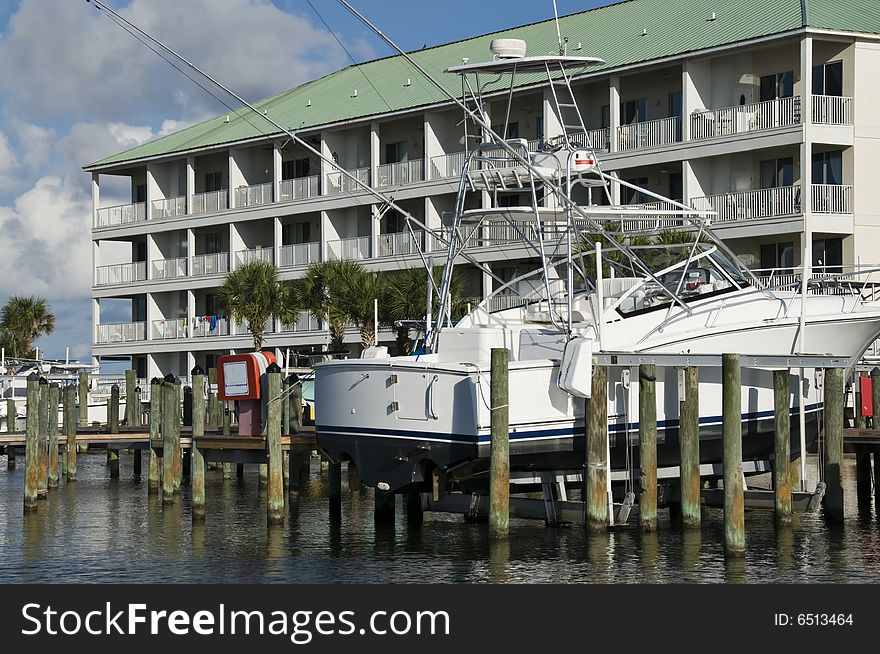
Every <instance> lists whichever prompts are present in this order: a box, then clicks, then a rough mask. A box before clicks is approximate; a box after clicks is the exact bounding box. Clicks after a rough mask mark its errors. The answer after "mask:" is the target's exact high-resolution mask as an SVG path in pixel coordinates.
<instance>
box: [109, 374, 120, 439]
mask: <svg viewBox="0 0 880 654" xmlns="http://www.w3.org/2000/svg"><path fill="white" fill-rule="evenodd" d="M107 422H108V423H109V426H110V433H111V434H118V433H119V384H113V386H111V387H110V413H109V414H108V416H107Z"/></svg>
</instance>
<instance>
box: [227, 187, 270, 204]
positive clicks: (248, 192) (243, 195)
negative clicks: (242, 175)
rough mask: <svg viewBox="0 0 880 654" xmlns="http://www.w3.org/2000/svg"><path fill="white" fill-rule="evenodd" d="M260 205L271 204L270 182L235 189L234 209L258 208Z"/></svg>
mask: <svg viewBox="0 0 880 654" xmlns="http://www.w3.org/2000/svg"><path fill="white" fill-rule="evenodd" d="M261 204H272V182H266V183H265V184H254V185H253V186H239V187H238V188H237V189H235V207H236V208H240V207H258V206H260V205H261Z"/></svg>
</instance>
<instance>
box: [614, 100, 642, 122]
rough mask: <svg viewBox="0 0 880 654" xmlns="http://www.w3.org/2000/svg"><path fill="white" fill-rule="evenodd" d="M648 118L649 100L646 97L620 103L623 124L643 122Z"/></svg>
mask: <svg viewBox="0 0 880 654" xmlns="http://www.w3.org/2000/svg"><path fill="white" fill-rule="evenodd" d="M646 120H648V100H647V99H646V98H639V99H638V100H629V101H627V102H621V103H620V123H621V124H622V125H631V124H632V123H643V122H645V121H646Z"/></svg>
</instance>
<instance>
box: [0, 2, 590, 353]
mask: <svg viewBox="0 0 880 654" xmlns="http://www.w3.org/2000/svg"><path fill="white" fill-rule="evenodd" d="M105 2H106V3H107V4H108V5H109V6H111V7H112V8H113V9H115V10H116V11H118V12H120V13H121V14H122V15H123V16H125V17H126V18H127V19H128V20H130V21H131V22H133V23H134V24H136V25H137V26H138V27H140V28H142V29H143V30H144V31H146V32H147V33H148V34H150V35H152V36H154V37H156V38H158V39H159V40H160V41H162V42H164V43H166V44H167V45H168V46H169V47H171V48H173V49H175V50H177V51H178V52H180V53H181V54H183V55H184V56H186V57H187V58H189V59H190V60H191V61H193V62H194V63H195V64H197V65H198V66H200V67H202V68H204V69H205V70H206V71H207V72H209V73H210V74H212V75H214V76H216V77H217V78H218V79H220V80H221V81H223V82H224V83H226V84H227V85H229V86H230V88H232V89H233V90H235V91H236V92H237V93H238V94H239V95H241V96H243V97H244V98H246V99H247V100H251V101H253V100H258V99H260V98H263V97H267V96H269V95H272V94H274V93H277V92H279V91H283V90H285V89H289V88H293V87H295V86H297V85H299V84H302V83H303V82H306V81H308V80H310V79H314V78H316V77H319V76H321V75H324V74H326V73H329V72H332V71H334V70H338V69H339V68H342V67H344V66H346V65H349V64H351V63H352V60H354V61H355V62H359V61H365V60H369V59H373V58H375V57H381V56H386V55H389V54H392V51H391V49H390V48H389V47H388V46H387V45H385V44H384V43H382V42H381V41H380V40H379V38H378V37H377V36H376V35H375V34H374V33H373V32H371V31H370V30H369V29H368V28H366V27H365V26H364V25H363V24H361V23H360V22H358V21H357V19H356V18H355V17H354V16H352V15H351V14H350V13H349V12H348V11H347V10H345V9H344V8H343V7H342V6H341V5H340V4H339V3H338V2H337V1H336V0H185V1H184V0H105ZM351 4H353V5H354V6H355V7H356V8H357V9H358V10H359V11H360V12H361V13H363V14H364V15H365V16H366V17H367V18H368V19H369V20H371V21H372V22H373V23H374V24H375V25H376V26H377V27H379V28H380V29H381V30H382V31H383V32H384V33H386V34H387V35H388V36H389V37H390V38H391V39H393V40H394V41H396V42H397V43H398V44H399V45H400V46H401V47H403V48H404V49H407V50H414V49H418V48H421V47H423V46H426V45H428V46H431V45H437V44H440V43H446V42H449V41H454V40H458V39H463V38H468V37H471V36H475V35H478V34H483V33H486V32H491V31H494V30H498V29H504V28H508V27H513V26H516V25H522V24H525V23H531V22H535V21H539V20H545V19H548V18H552V15H553V5H552V2H551V0H505V1H503V2H502V1H501V0H476V1H474V0H443V1H442V2H433V1H432V2H425V1H424V0H422V1H414V0H351ZM557 4H558V8H559V13H560V15H565V14H570V13H574V12H577V11H583V10H585V9H590V8H592V7H595V6H599V5H602V4H607V2H597V1H595V0H580V1H575V0H558V2H557ZM330 30H332V32H333V33H331V31H330ZM334 34H335V37H334ZM337 38H338V40H339V41H341V42H342V43H343V44H344V45H345V48H344V49H343V47H342V46H340V44H339V43H338V42H337ZM225 111H226V110H225V108H224V107H223V106H222V105H220V104H219V103H218V102H217V101H216V100H214V99H213V98H212V97H211V96H210V95H208V94H207V93H205V91H203V90H201V89H200V88H198V87H197V86H195V85H194V84H193V83H192V82H190V81H189V80H187V79H185V78H184V77H182V76H181V75H180V74H179V73H178V72H177V71H176V70H174V69H173V68H172V67H171V66H170V65H168V64H167V63H165V62H163V61H162V60H161V59H159V58H158V57H157V56H156V55H154V54H153V53H152V52H150V51H149V50H147V49H146V47H145V46H144V45H143V44H141V43H139V42H138V41H137V40H135V39H134V38H133V37H131V36H130V35H129V34H127V33H125V32H124V31H123V30H122V29H120V28H119V27H118V26H116V25H115V24H113V23H112V22H111V21H110V20H109V19H107V18H106V17H105V16H104V15H103V14H102V12H99V11H97V10H96V9H95V8H94V6H93V5H90V4H88V3H87V2H86V1H85V0H0V303H5V301H6V299H7V298H8V297H9V296H11V295H38V296H40V297H44V298H46V299H47V300H48V301H49V304H50V306H51V308H52V310H53V312H54V313H55V315H56V329H55V332H54V333H53V334H52V335H51V336H48V337H43V338H41V339H39V340H38V342H37V345H38V346H39V347H40V348H41V350H42V351H43V352H44V353H45V355H46V356H48V357H59V358H60V357H63V356H64V355H65V349H66V348H67V347H69V348H70V353H71V357H72V358H79V359H80V360H81V361H88V360H89V357H90V355H91V333H92V332H91V323H92V310H91V302H90V293H91V279H92V269H91V242H90V228H91V177H90V175H88V174H86V173H84V172H83V171H82V166H83V165H85V164H88V163H91V162H93V161H96V160H98V159H100V158H102V157H104V156H107V155H110V154H114V153H116V152H120V151H122V150H125V149H127V148H130V147H133V146H135V145H139V144H140V143H143V142H145V141H148V140H150V139H152V138H156V137H157V136H161V135H163V134H167V133H169V132H173V131H175V130H177V129H181V128H182V127H185V126H187V125H191V124H193V123H196V122H198V121H200V120H204V119H206V118H210V117H212V116H215V115H219V114H221V113H224V112H225ZM105 179H107V177H106V176H105V177H104V178H102V189H101V192H102V204H104V205H106V204H109V203H112V204H122V203H125V202H129V201H130V198H128V197H126V196H125V193H126V191H125V189H124V187H123V186H122V185H120V184H115V185H114V184H113V183H112V182H110V181H108V182H105V181H104V180H105ZM115 313H118V315H114V314H115ZM126 320H128V317H127V316H126V315H125V314H124V313H122V312H121V311H120V309H119V308H114V307H113V306H112V303H106V302H105V303H104V304H103V305H102V322H114V321H120V322H124V321H126Z"/></svg>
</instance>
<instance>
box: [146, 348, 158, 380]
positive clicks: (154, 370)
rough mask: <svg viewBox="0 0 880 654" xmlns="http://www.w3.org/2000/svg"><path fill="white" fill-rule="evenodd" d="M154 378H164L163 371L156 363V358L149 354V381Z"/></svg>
mask: <svg viewBox="0 0 880 654" xmlns="http://www.w3.org/2000/svg"><path fill="white" fill-rule="evenodd" d="M154 377H159V378H160V379H161V378H162V369H161V368H160V367H159V364H157V363H156V357H155V356H153V355H152V354H149V353H148V354H147V379H153V378H154Z"/></svg>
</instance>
